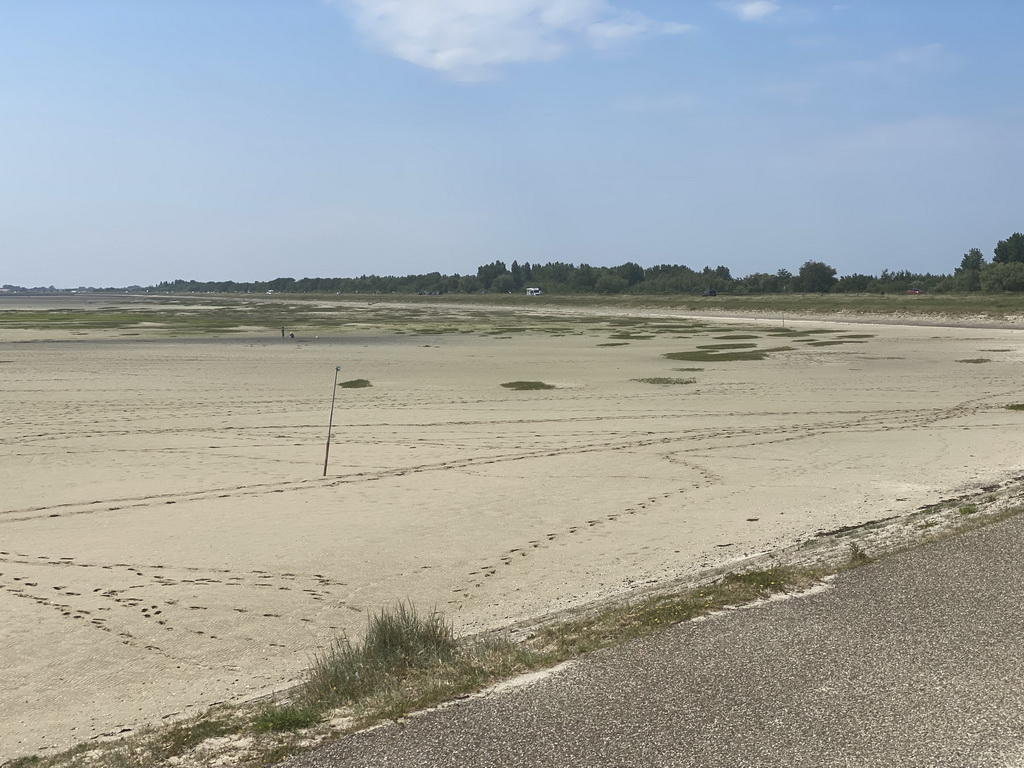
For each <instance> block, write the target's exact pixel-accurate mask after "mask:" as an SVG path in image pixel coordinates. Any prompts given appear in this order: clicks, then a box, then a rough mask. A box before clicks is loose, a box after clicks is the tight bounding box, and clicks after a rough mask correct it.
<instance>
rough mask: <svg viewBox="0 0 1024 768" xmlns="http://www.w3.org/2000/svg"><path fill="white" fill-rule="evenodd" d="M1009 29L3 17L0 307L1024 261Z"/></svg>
mask: <svg viewBox="0 0 1024 768" xmlns="http://www.w3.org/2000/svg"><path fill="white" fill-rule="evenodd" d="M1022 27H1024V3H1021V2H1019V0H974V1H973V2H967V0H963V1H954V0H929V1H928V2H924V1H919V0H844V1H843V2H819V1H818V0H753V1H749V2H748V1H744V0H738V1H736V2H716V0H676V1H675V2H667V1H664V0H351V1H349V0H0V249H2V256H0V283H13V284H16V285H29V286H35V285H51V284H52V285H56V286H58V287H77V286H79V285H94V286H107V285H111V286H122V285H130V284H143V285H147V284H151V283H155V282H158V281H160V280H172V279H176V278H186V279H198V280H228V279H233V280H238V281H247V280H265V279H271V278H274V277H279V276H290V277H295V278H301V277H338V276H357V275H360V274H408V273H418V272H428V271H433V270H439V271H441V272H446V273H453V272H458V273H461V274H466V273H475V271H476V268H477V266H478V265H480V264H483V263H486V262H490V261H493V260H495V259H501V260H504V261H505V262H506V263H511V262H512V260H513V259H518V260H519V261H520V262H524V261H529V262H532V263H537V262H541V263H544V262H547V261H570V262H573V263H576V264H579V263H581V262H586V263H589V264H592V265H613V264H621V263H623V262H625V261H636V262H638V263H640V264H641V265H643V266H651V265H654V264H661V263H673V264H686V265H688V266H691V267H694V268H696V269H700V268H702V267H703V266H705V265H711V266H717V265H719V264H724V265H726V266H728V267H730V268H731V270H732V273H733V275H734V276H741V275H745V274H748V273H751V272H761V271H766V272H775V271H776V270H778V269H779V268H787V269H790V270H791V271H796V270H797V269H798V268H799V266H800V265H801V264H802V263H803V262H805V261H807V260H811V259H814V260H823V261H826V262H828V263H829V264H831V265H833V266H834V267H836V268H837V270H838V271H839V273H840V274H849V273H852V272H866V273H872V274H877V273H878V272H880V271H881V270H882V269H885V268H889V269H910V270H913V271H920V272H928V271H930V272H950V271H952V270H953V269H954V268H955V267H956V266H957V265H958V264H959V262H960V258H961V256H962V254H963V253H964V252H965V251H967V250H968V249H969V248H972V247H979V248H981V249H982V250H983V251H984V252H985V254H986V256H988V257H991V252H992V248H993V247H994V245H995V243H996V242H997V241H998V240H1000V239H1003V238H1005V237H1007V236H1008V235H1010V234H1011V233H1013V232H1015V231H1021V230H1024V183H1022V179H1024V77H1022V75H1024V47H1022V46H1021V45H1020V42H1019V41H1020V31H1021V29H1022Z"/></svg>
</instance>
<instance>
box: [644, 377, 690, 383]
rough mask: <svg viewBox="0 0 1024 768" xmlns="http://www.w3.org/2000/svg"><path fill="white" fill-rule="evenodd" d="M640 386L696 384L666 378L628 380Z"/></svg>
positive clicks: (685, 380) (686, 380)
mask: <svg viewBox="0 0 1024 768" xmlns="http://www.w3.org/2000/svg"><path fill="white" fill-rule="evenodd" d="M630 381H638V382H640V383H641V384H696V383H697V380H696V379H676V378H672V377H668V376H653V377H651V378H647V379H630Z"/></svg>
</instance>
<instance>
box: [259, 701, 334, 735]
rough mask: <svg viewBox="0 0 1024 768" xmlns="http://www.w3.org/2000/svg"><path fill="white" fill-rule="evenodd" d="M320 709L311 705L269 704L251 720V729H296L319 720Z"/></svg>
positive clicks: (308, 725) (314, 723)
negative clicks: (281, 705) (279, 705)
mask: <svg viewBox="0 0 1024 768" xmlns="http://www.w3.org/2000/svg"><path fill="white" fill-rule="evenodd" d="M320 714H321V713H320V711H319V710H318V709H315V708H313V707H297V706H295V705H293V704H288V705H285V706H283V707H274V706H270V707H267V708H266V709H264V710H263V711H262V712H260V713H259V714H258V715H257V716H256V717H255V719H254V720H253V721H252V727H253V730H255V731H257V732H265V731H274V732H280V731H297V730H300V729H301V728H309V727H310V726H313V725H316V724H317V723H319V722H320Z"/></svg>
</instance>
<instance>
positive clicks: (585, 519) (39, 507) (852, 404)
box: [0, 308, 1024, 757]
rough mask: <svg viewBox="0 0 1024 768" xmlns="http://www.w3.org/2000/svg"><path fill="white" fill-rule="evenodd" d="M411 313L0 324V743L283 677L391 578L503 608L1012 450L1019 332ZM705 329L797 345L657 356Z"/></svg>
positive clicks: (689, 566)
mask: <svg viewBox="0 0 1024 768" xmlns="http://www.w3.org/2000/svg"><path fill="white" fill-rule="evenodd" d="M374 311H375V312H380V313H384V312H386V311H387V310H386V309H380V308H374ZM416 311H417V312H419V313H421V314H422V315H423V317H422V323H421V324H420V325H421V326H429V325H431V324H444V325H446V326H449V327H447V328H446V332H444V333H432V332H430V331H431V329H430V328H429V327H419V328H418V329H416V332H410V331H409V328H412V327H413V325H415V324H414V323H413V325H410V323H411V322H412V321H409V320H407V319H406V320H403V323H405V324H406V326H408V328H407V327H406V326H403V327H402V328H398V326H397V325H396V326H394V327H385V326H383V325H381V323H380V322H379V319H380V315H379V314H378V315H375V316H374V319H373V321H370V320H369V319H368V320H367V321H366V322H365V323H363V324H360V323H357V322H347V323H346V324H345V326H344V327H339V328H338V329H337V330H336V331H331V332H325V331H322V330H319V329H318V330H316V332H315V333H314V332H313V331H309V332H306V331H304V330H302V329H300V330H299V332H297V334H296V338H295V339H294V340H292V339H282V338H281V337H280V333H279V331H277V332H275V331H274V330H271V331H269V332H268V331H255V330H248V331H245V332H242V333H236V334H232V335H229V336H217V337H209V336H203V337H195V338H170V337H160V336H157V335H155V333H152V332H151V331H150V329H147V328H141V329H133V330H132V332H131V333H132V334H135V335H126V334H125V333H123V332H121V331H96V332H89V333H77V334H72V333H67V332H62V331H43V332H36V331H30V330H11V329H4V330H0V397H2V402H3V406H2V413H3V418H2V420H0V444H2V445H3V455H4V460H3V469H2V484H0V487H2V494H0V615H2V616H3V617H4V621H3V622H0V679H3V680H4V682H5V685H4V686H2V688H0V757H13V756H17V755H22V754H31V753H35V752H40V751H44V750H52V749H56V748H63V747H67V746H70V745H72V744H74V743H77V742H79V741H82V740H85V739H90V738H93V737H96V736H99V735H103V734H116V733H119V732H123V731H126V730H128V729H137V728H139V727H140V726H143V725H146V724H153V723H159V722H161V721H162V720H164V719H166V718H169V717H175V716H180V715H182V714H187V713H194V712H197V711H200V710H202V709H204V708H206V707H208V706H210V705H211V704H214V703H216V702H222V701H232V700H241V699H245V698H247V697H252V696H255V695H258V694H261V693H265V692H267V691H272V690H275V689H280V688H283V687H285V686H287V685H289V684H290V683H291V682H292V681H294V680H295V679H296V677H297V676H298V675H299V674H300V673H301V670H302V669H303V668H304V667H305V666H306V664H307V662H308V661H309V658H310V655H311V654H312V653H313V652H314V651H315V650H316V649H317V648H318V647H321V646H323V645H324V644H326V643H329V642H330V641H331V639H332V638H334V637H336V636H338V635H339V634H341V633H348V634H349V635H352V636H358V635H359V634H360V632H361V630H362V628H363V626H364V625H365V622H366V617H367V613H368V612H372V611H374V610H376V609H378V608H379V607H381V606H383V605H386V604H389V603H392V602H394V601H396V600H405V599H408V600H411V601H413V602H414V603H415V604H416V605H418V606H422V607H428V608H429V607H436V608H438V609H439V610H441V611H442V612H444V613H445V614H446V615H448V616H449V617H451V618H452V619H453V620H454V622H455V624H456V626H457V627H458V628H459V630H460V631H462V632H474V631H479V630H484V629H490V628H497V627H501V626H504V625H507V624H510V623H512V622H517V621H522V620H526V619H529V618H531V617H537V616H541V615H544V614H547V613H549V612H552V611H556V610H560V609H565V608H569V607H573V606H579V605H584V604H586V603H588V602H591V601H594V600H598V599H602V598H607V597H610V596H615V595H626V594H628V593H629V592H630V591H631V590H634V589H636V588H638V587H640V586H643V585H648V584H652V583H658V582H661V581H665V580H669V579H674V578H681V577H685V576H687V575H688V574H694V573H697V572H699V571H700V570H702V569H706V568H709V567H713V566H718V565H721V564H724V563H728V562H730V561H735V560H738V559H742V558H744V557H746V556H749V555H751V554H753V553H757V552H763V551H767V550H771V549H773V548H778V547H783V546H787V545H789V544H792V543H794V542H796V541H799V540H801V539H803V538H806V537H809V536H813V535H814V534H815V533H817V532H820V531H825V530H831V529H834V528H837V527H839V526H843V525H851V524H856V523H858V522H863V521H866V520H870V519H877V518H880V517H885V516H889V515H900V514H906V513H909V512H911V511H913V510H915V509H918V508H919V507H921V506H922V505H925V504H930V503H934V502H937V501H939V500H940V499H943V498H946V497H949V496H951V495H955V494H957V493H963V492H966V491H971V490H975V489H979V488H981V487H984V486H986V485H989V484H994V483H999V482H1001V481H1003V480H1005V479H1006V478H1009V477H1011V476H1016V475H1019V474H1020V473H1021V472H1022V468H1024V429H1022V426H1024V413H1020V412H1014V411H1008V410H1006V409H1005V406H1006V405H1007V404H1009V403H1018V402H1022V401H1024V392H1022V390H1021V371H1022V364H1024V330H1021V329H1018V328H1012V327H1006V328H969V327H924V326H914V327H911V326H900V325H882V324H874V325H870V326H866V325H864V324H859V323H858V324H845V323H837V322H823V321H810V320H793V319H787V321H786V329H787V330H788V331H789V332H790V333H792V332H793V331H806V330H817V331H825V332H827V333H822V334H816V335H815V334H812V335H806V336H799V335H798V336H772V335H771V333H773V332H778V331H780V330H781V328H780V324H779V321H778V320H775V319H765V320H757V319H743V320H732V321H727V320H725V319H719V320H714V321H712V320H708V319H704V320H702V322H704V323H707V325H702V326H699V327H696V326H694V327H691V328H689V329H684V328H681V327H679V326H681V325H684V324H685V323H687V322H691V321H688V320H686V319H685V318H682V317H677V318H673V317H671V316H670V315H671V313H661V316H659V317H658V318H649V319H648V321H647V322H648V323H650V324H654V325H655V326H656V327H653V328H646V329H642V328H639V327H635V326H629V327H627V328H626V330H625V333H623V329H622V328H621V327H619V326H618V325H616V322H614V318H613V319H612V320H611V321H609V320H608V318H602V317H597V316H594V317H580V316H574V317H569V316H566V318H564V319H563V320H558V319H552V318H551V317H548V316H545V317H540V318H533V317H531V316H530V315H526V314H521V315H518V316H517V315H516V314H515V313H511V314H510V315H509V317H508V318H499V319H500V322H498V321H495V320H494V319H493V318H491V319H489V320H488V321H487V322H488V323H491V326H490V327H489V328H488V329H483V328H482V321H480V322H478V321H476V320H474V318H473V316H472V312H471V311H470V310H461V311H460V312H461V314H456V315H453V314H445V315H444V316H443V317H441V316H438V317H436V318H435V317H431V312H432V310H429V309H419V310H416ZM502 323H505V324H508V325H510V326H512V327H510V328H508V329H507V332H502V330H501V325H502ZM396 329H398V330H403V332H401V333H398V332H396ZM453 329H454V330H453ZM744 336H746V337H753V338H750V339H744V338H742V337H744ZM721 337H726V338H724V339H723V338H721ZM815 340H817V341H819V342H820V341H822V340H829V341H836V342H842V343H834V344H830V345H814V344H813V342H814V341H815ZM710 344H716V345H720V344H755V345H757V347H758V348H776V347H780V346H785V347H788V349H785V350H781V351H776V352H773V353H771V354H769V355H768V356H767V357H766V358H765V359H763V360H740V361H718V360H708V361H699V362H693V361H679V360H672V359H667V358H665V357H664V355H665V354H666V353H674V352H681V351H694V350H696V349H697V348H698V347H699V346H701V345H710ZM982 360H984V361H987V362H977V361H982ZM965 361H974V362H965ZM336 366H340V367H341V372H340V376H341V380H342V381H344V380H347V379H357V378H362V379H367V380H369V381H370V382H371V384H372V386H371V387H367V388H362V389H343V388H339V389H338V390H337V403H336V406H335V411H334V430H333V443H332V447H331V454H330V466H329V471H328V474H327V477H322V474H323V463H324V447H325V445H324V444H325V438H326V436H327V419H328V411H329V408H330V402H331V394H332V389H333V386H332V385H333V377H334V373H335V367H336ZM643 379H676V380H681V381H676V382H675V383H651V382H648V381H642V380H643ZM689 379H692V380H693V381H692V382H688V383H682V381H686V380H689ZM517 380H528V381H542V382H545V383H547V384H551V385H554V387H555V388H554V389H547V390H539V391H515V390H511V389H507V388H503V387H502V386H500V385H501V384H502V383H504V382H511V381H517Z"/></svg>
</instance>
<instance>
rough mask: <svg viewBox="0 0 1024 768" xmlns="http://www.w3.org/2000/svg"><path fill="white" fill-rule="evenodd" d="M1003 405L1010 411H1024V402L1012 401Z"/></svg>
mask: <svg viewBox="0 0 1024 768" xmlns="http://www.w3.org/2000/svg"><path fill="white" fill-rule="evenodd" d="M1003 407H1004V408H1006V410H1008V411H1024V403H1010V404H1009V405H1006V406H1003Z"/></svg>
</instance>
